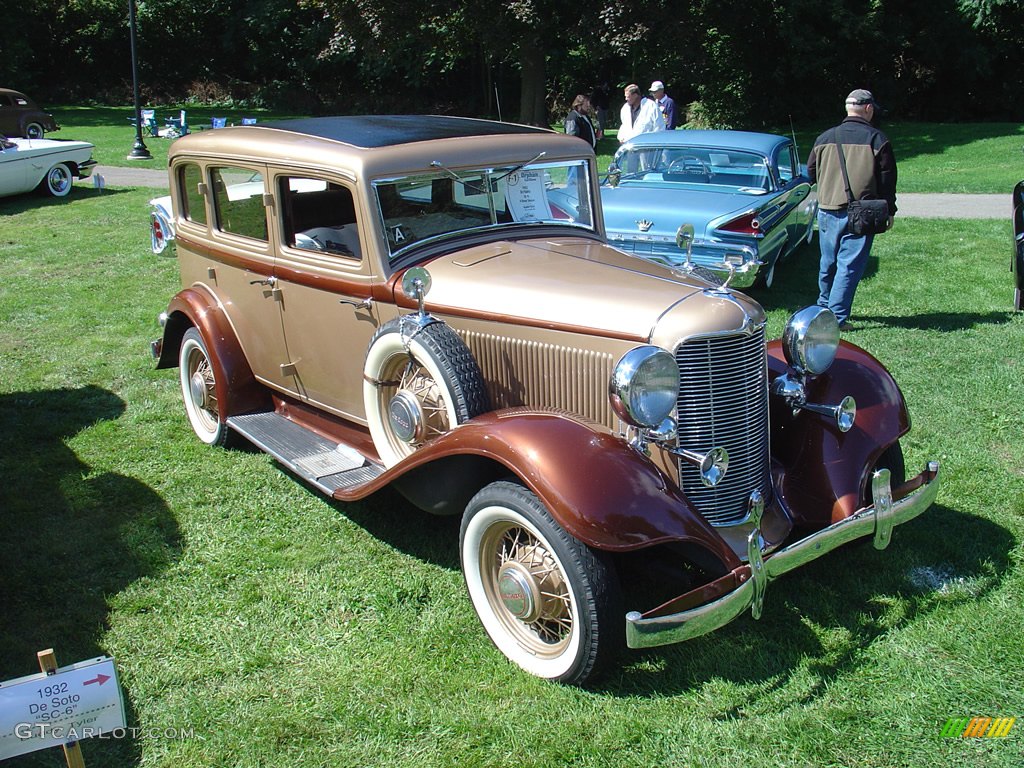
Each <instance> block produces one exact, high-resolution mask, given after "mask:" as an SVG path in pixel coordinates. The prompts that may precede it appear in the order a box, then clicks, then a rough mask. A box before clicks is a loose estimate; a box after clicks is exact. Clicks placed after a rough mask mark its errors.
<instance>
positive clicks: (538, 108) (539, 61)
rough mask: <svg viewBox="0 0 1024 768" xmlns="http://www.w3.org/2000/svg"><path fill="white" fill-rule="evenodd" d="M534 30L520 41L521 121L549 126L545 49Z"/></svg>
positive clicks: (527, 123)
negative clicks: (546, 101)
mask: <svg viewBox="0 0 1024 768" xmlns="http://www.w3.org/2000/svg"><path fill="white" fill-rule="evenodd" d="M533 34H535V33H532V32H527V33H526V36H524V37H523V39H522V40H520V41H519V69H520V75H521V77H522V81H521V83H520V87H519V121H520V122H522V123H524V124H526V125H540V126H543V127H545V128H546V127H547V124H548V110H547V104H546V103H545V99H546V97H547V80H546V77H545V67H544V51H543V49H542V48H541V47H540V45H539V44H538V41H537V38H536V37H534V36H533Z"/></svg>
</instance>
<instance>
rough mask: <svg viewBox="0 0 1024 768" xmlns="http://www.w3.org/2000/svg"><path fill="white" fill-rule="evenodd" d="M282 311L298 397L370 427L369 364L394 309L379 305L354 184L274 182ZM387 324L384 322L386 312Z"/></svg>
mask: <svg viewBox="0 0 1024 768" xmlns="http://www.w3.org/2000/svg"><path fill="white" fill-rule="evenodd" d="M272 184H273V189H274V195H275V205H274V212H275V217H276V219H275V227H276V236H275V240H276V244H277V261H276V273H275V274H276V277H277V280H278V283H277V287H278V288H279V289H280V291H281V301H280V302H279V305H278V308H279V310H280V313H281V326H282V328H283V329H284V342H285V347H286V351H287V355H288V373H289V374H290V376H291V378H292V388H293V391H295V392H296V394H297V395H298V396H299V397H301V398H302V399H303V400H305V401H307V402H309V403H310V404H314V405H317V406H318V407H321V408H324V409H326V410H328V411H331V412H333V413H335V414H338V415H341V416H345V417H347V418H349V419H352V420H355V421H361V422H364V421H365V410H364V407H363V360H364V358H365V356H366V350H367V349H368V348H369V345H370V339H371V338H372V337H373V334H374V333H375V332H376V331H377V329H378V328H379V327H380V324H381V322H383V321H386V320H387V319H390V317H393V316H394V315H395V309H394V307H393V306H388V305H385V306H381V305H378V304H376V303H375V302H374V301H373V299H372V285H373V282H374V280H375V270H374V269H373V267H372V263H371V259H370V258H369V255H370V254H369V252H368V249H366V248H364V247H363V243H364V242H366V240H365V238H366V231H365V224H366V222H365V221H362V219H363V218H364V216H363V214H362V213H361V211H360V210H359V209H360V206H359V204H358V196H357V194H356V192H357V190H356V186H355V183H354V181H352V180H351V179H347V178H343V177H339V176H331V175H327V174H318V173H312V172H310V171H308V170H302V171H298V170H288V169H281V170H279V171H275V172H274V173H273V177H272ZM382 312H383V313H384V314H385V315H386V317H384V318H383V320H382V318H381V313H382Z"/></svg>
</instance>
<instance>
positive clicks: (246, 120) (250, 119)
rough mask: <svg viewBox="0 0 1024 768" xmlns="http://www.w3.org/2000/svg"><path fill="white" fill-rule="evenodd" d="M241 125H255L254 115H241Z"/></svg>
mask: <svg viewBox="0 0 1024 768" xmlns="http://www.w3.org/2000/svg"><path fill="white" fill-rule="evenodd" d="M242 125H256V118H255V117H243V118H242Z"/></svg>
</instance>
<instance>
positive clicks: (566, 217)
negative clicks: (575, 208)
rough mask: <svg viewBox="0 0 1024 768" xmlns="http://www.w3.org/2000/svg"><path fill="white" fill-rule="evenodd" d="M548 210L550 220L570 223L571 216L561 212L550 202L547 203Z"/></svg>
mask: <svg viewBox="0 0 1024 768" xmlns="http://www.w3.org/2000/svg"><path fill="white" fill-rule="evenodd" d="M548 208H549V209H550V211H551V218H552V219H558V220H560V221H561V220H564V221H572V216H570V215H569V214H568V213H566V212H565V211H563V210H562V209H561V208H559V207H558V206H557V205H555V204H554V203H552V202H551V201H548Z"/></svg>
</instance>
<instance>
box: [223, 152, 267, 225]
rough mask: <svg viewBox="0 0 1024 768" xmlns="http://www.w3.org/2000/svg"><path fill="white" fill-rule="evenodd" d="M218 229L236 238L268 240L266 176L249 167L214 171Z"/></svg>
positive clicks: (225, 168)
mask: <svg viewBox="0 0 1024 768" xmlns="http://www.w3.org/2000/svg"><path fill="white" fill-rule="evenodd" d="M210 182H211V184H212V185H213V202H214V211H215V215H216V217H217V228H218V229H220V230H221V231H222V232H230V233H231V234H233V235H241V236H242V237H251V238H253V239H255V240H263V241H264V242H265V241H266V240H267V211H266V209H265V208H264V205H263V174H261V173H259V172H257V171H252V170H249V169H247V168H229V167H224V168H211V169H210Z"/></svg>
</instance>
